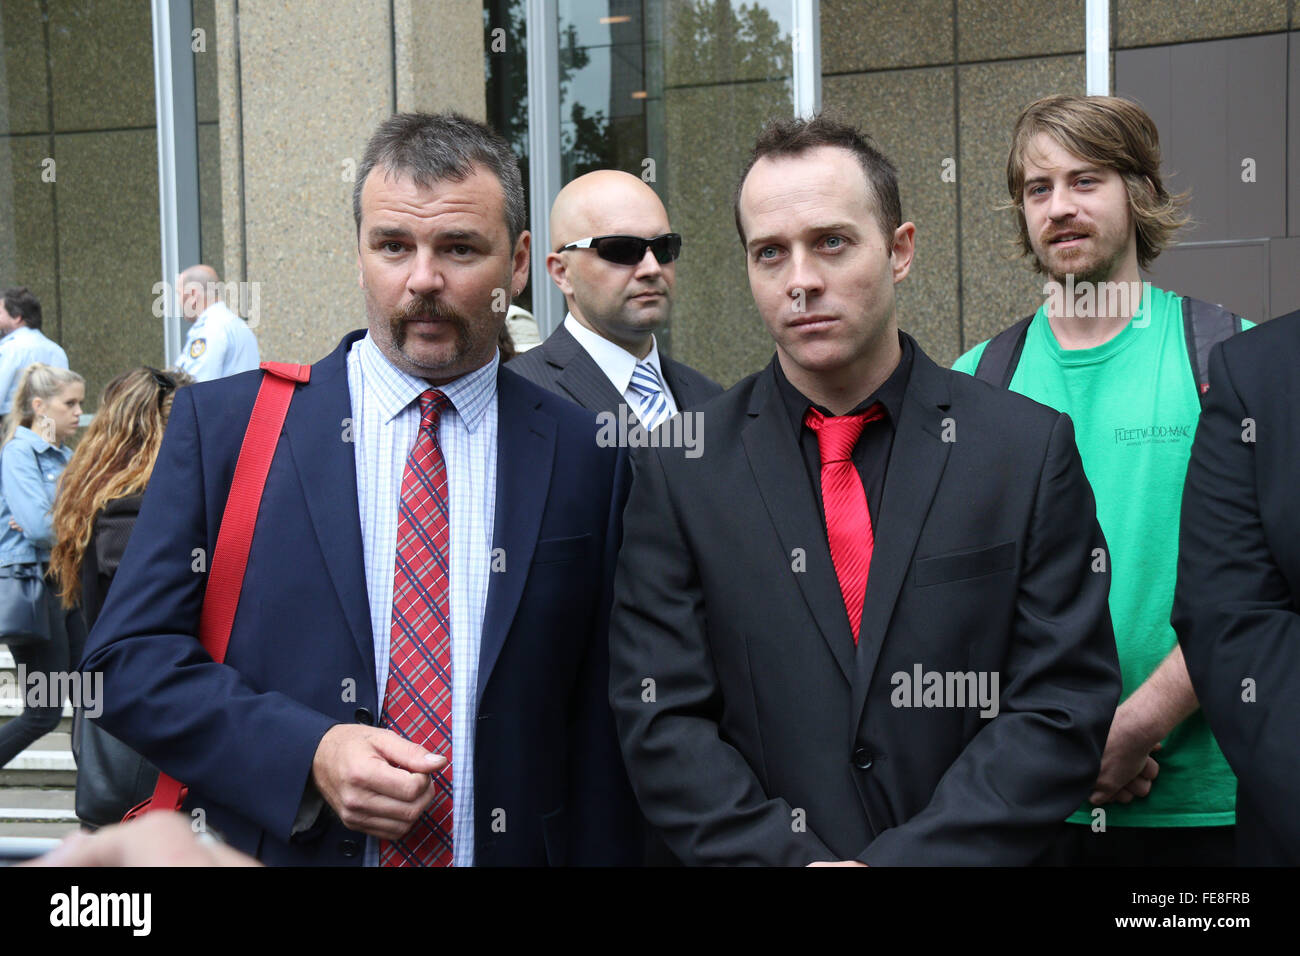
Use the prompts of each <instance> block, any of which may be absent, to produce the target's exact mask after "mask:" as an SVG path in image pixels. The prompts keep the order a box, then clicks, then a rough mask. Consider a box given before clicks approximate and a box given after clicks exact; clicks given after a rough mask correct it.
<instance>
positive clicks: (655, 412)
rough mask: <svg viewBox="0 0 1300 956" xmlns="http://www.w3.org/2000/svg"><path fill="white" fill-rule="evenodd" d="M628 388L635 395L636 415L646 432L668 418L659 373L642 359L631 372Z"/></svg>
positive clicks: (665, 397) (665, 398) (665, 396)
mask: <svg viewBox="0 0 1300 956" xmlns="http://www.w3.org/2000/svg"><path fill="white" fill-rule="evenodd" d="M628 387H629V388H631V389H632V391H633V392H635V393H636V397H637V405H638V408H637V413H636V417H637V418H639V419H640V420H641V424H642V425H644V426H645V428H646V431H653V430H654V428H655V426H656V425H658V424H659V423H660V422H662V421H664V420H665V419H666V418H668V417H669V412H668V396H667V395H665V394H664V386H663V382H661V381H660V379H659V373H658V372H657V371H655V367H654V366H653V365H651V364H650V363H649V362H647V361H645V360H644V359H642V360H641V361H640V362H637V363H636V368H635V369H633V370H632V381H631V382H630V383H628Z"/></svg>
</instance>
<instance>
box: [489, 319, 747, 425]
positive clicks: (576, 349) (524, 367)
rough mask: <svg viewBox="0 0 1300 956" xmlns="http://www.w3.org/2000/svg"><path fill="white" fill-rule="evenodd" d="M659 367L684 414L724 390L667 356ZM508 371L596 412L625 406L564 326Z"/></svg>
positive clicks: (615, 409) (516, 357) (521, 355)
mask: <svg viewBox="0 0 1300 956" xmlns="http://www.w3.org/2000/svg"><path fill="white" fill-rule="evenodd" d="M659 364H660V367H661V368H662V369H663V373H664V380H665V383H666V384H667V385H668V388H669V389H670V390H671V391H672V393H673V398H675V399H676V400H677V407H678V409H679V410H682V411H685V410H686V409H688V408H691V407H693V406H695V405H699V404H701V403H703V402H705V401H707V400H708V399H710V398H712V397H713V396H715V395H720V394H721V393H722V386H721V385H719V384H718V383H717V382H715V381H713V379H711V378H708V377H707V376H704V375H701V374H700V373H699V372H697V371H695V369H693V368H691V367H689V366H687V365H683V364H682V363H681V362H674V361H673V360H672V359H670V358H669V357H668V356H666V355H663V354H660V356H659ZM509 368H510V371H512V372H516V373H518V374H520V375H522V376H523V377H524V378H526V379H528V380H529V381H530V382H535V383H536V384H538V385H540V386H542V388H545V389H547V390H549V391H552V392H554V393H555V394H556V395H563V396H564V397H565V398H567V399H569V400H571V401H574V402H577V403H578V404H579V405H581V406H582V407H583V408H586V409H589V410H591V411H593V412H617V411H618V406H619V405H623V404H626V400H625V399H624V398H623V396H622V395H620V394H619V393H618V392H616V391H615V390H614V386H613V385H612V384H611V383H610V381H609V377H608V376H606V375H605V373H604V372H602V371H601V369H600V366H599V365H597V364H596V360H595V359H594V358H592V357H591V355H590V353H588V352H587V350H586V349H584V348H583V347H582V346H581V345H580V344H579V342H578V340H577V339H575V338H574V337H573V336H572V335H570V334H569V330H568V329H566V328H565V327H564V326H563V325H561V326H560V327H559V328H558V329H556V330H555V331H554V332H552V333H551V334H550V335H549V336H548V337H547V339H546V341H545V342H543V343H542V344H541V345H539V346H537V347H536V348H532V349H529V350H528V351H527V352H524V353H522V354H520V355H517V356H515V357H514V358H513V359H511V360H510V365H509Z"/></svg>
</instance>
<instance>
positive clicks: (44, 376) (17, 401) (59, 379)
mask: <svg viewBox="0 0 1300 956" xmlns="http://www.w3.org/2000/svg"><path fill="white" fill-rule="evenodd" d="M85 381H86V380H85V379H84V378H82V377H81V376H80V375H78V374H77V373H76V372H70V371H68V370H67V369H66V368H58V367H56V366H53V365H44V364H42V363H41V362H33V363H32V364H31V365H29V366H27V368H25V369H23V374H22V377H20V378H19V379H18V388H17V389H16V390H15V391H14V404H13V408H11V409H10V410H9V414H8V415H6V416H5V430H4V440H3V441H0V446H3V445H7V444H9V439H11V438H13V437H14V432H16V431H18V426H20V425H21V426H23V427H24V428H31V427H32V422H34V421H35V420H36V412H35V410H34V409H33V408H32V401H33V399H37V398H39V399H40V400H41V401H45V402H48V401H49V400H50V399H51V398H53V397H54V396H55V395H58V394H59V392H61V391H63V390H64V389H65V388H67V387H68V386H69V385H75V384H76V383H77V382H82V383H84V382H85Z"/></svg>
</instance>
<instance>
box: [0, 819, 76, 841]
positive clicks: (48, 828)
mask: <svg viewBox="0 0 1300 956" xmlns="http://www.w3.org/2000/svg"><path fill="white" fill-rule="evenodd" d="M80 829H81V825H80V824H78V823H76V822H75V821H74V822H72V823H68V822H66V821H53V822H51V821H46V820H38V821H26V822H22V823H19V822H13V823H10V822H0V837H40V838H43V839H47V840H62V839H63V838H64V837H66V836H68V835H70V834H73V833H76V832H77V831H78V830H80Z"/></svg>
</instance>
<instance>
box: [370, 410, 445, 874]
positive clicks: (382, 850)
mask: <svg viewBox="0 0 1300 956" xmlns="http://www.w3.org/2000/svg"><path fill="white" fill-rule="evenodd" d="M450 405H451V402H450V401H448V399H447V396H446V395H444V394H443V393H442V392H439V391H437V390H436V389H432V388H431V389H429V390H428V391H426V392H425V393H424V394H422V395H421V396H420V434H419V436H418V437H417V438H416V439H415V444H414V445H413V446H411V453H410V454H409V455H408V456H407V458H406V472H405V474H404V475H403V476H402V497H401V501H400V502H399V504H398V506H397V566H396V568H395V570H394V571H393V625H392V638H391V648H390V654H391V656H390V660H389V665H388V687H387V690H386V691H385V693H384V714H383V719H382V721H381V724H380V725H381V726H383V727H388V728H390V729H392V730H394V731H396V732H397V733H399V734H401V735H402V736H403V737H405V738H406V739H407V740H410V741H412V742H414V743H417V744H419V745H420V746H421V747H423V748H424V749H425V750H427V751H429V752H430V753H435V754H440V755H442V756H444V757H446V758H447V768H446V769H445V770H443V771H442V772H441V773H440V774H438V775H436V776H435V777H434V778H433V783H434V788H435V790H436V791H437V795H436V796H435V797H434V798H433V802H432V803H430V804H429V806H428V807H427V808H426V809H425V811H424V813H422V814H421V815H420V819H419V820H417V821H416V823H415V825H414V826H413V827H412V828H411V831H410V832H409V833H408V834H407V835H406V836H405V837H404V838H403V839H401V840H399V841H396V842H394V841H389V840H383V841H381V842H380V845H379V863H380V865H381V866H451V863H452V801H451V771H452V755H451V612H450V605H449V601H448V595H449V593H450V579H449V570H450V569H449V565H448V561H449V558H450V554H451V549H450V540H451V516H450V514H449V512H448V502H447V466H446V463H445V462H444V461H443V458H442V449H441V448H439V447H438V418H439V416H440V415H441V414H442V411H443V409H445V408H448V407H449V406H450Z"/></svg>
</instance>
